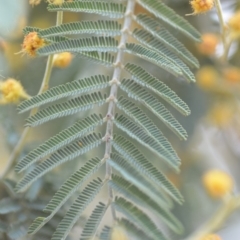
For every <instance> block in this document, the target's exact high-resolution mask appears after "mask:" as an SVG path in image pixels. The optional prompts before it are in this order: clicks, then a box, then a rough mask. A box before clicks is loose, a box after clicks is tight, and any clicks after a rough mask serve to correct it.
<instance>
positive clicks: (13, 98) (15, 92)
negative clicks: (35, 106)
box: [0, 78, 29, 104]
mask: <svg viewBox="0 0 240 240" xmlns="http://www.w3.org/2000/svg"><path fill="white" fill-rule="evenodd" d="M0 93H1V95H2V99H1V103H2V104H7V103H17V102H19V100H20V99H21V98H29V95H28V94H27V93H26V92H25V90H24V89H23V87H22V85H21V83H20V82H18V81H17V80H15V79H13V78H9V79H7V80H6V81H2V82H0Z"/></svg>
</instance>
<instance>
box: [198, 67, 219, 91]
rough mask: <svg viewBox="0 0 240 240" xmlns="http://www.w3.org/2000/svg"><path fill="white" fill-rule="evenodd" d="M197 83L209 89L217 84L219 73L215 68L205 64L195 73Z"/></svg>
mask: <svg viewBox="0 0 240 240" xmlns="http://www.w3.org/2000/svg"><path fill="white" fill-rule="evenodd" d="M196 79H197V84H198V86H199V87H200V88H202V89H203V90H211V89H212V88H214V87H215V86H216V84H217V81H218V79H219V74H218V72H217V71H216V70H215V68H213V67H211V66H205V67H202V68H200V69H199V71H198V72H197V74H196Z"/></svg>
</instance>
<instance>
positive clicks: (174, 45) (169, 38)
mask: <svg viewBox="0 0 240 240" xmlns="http://www.w3.org/2000/svg"><path fill="white" fill-rule="evenodd" d="M135 20H136V21H137V23H139V24H140V25H141V26H142V27H143V28H144V29H145V30H146V31H148V32H150V33H151V34H152V35H153V36H154V37H156V38H157V39H158V40H159V41H160V42H161V43H163V44H164V45H165V46H166V47H167V48H169V50H171V51H172V52H174V53H175V54H176V55H177V56H178V57H180V58H181V59H182V60H184V61H185V62H186V63H187V64H188V65H189V66H191V67H196V68H198V67H199V62H198V60H197V59H196V58H195V57H194V56H193V55H192V53H191V52H190V51H189V50H188V49H187V48H186V47H185V46H184V45H183V44H182V43H181V42H180V41H178V39H177V38H175V37H174V36H173V35H172V34H171V33H170V32H169V31H168V30H166V29H165V28H164V27H163V26H162V25H160V24H159V23H158V22H157V21H156V19H154V18H152V17H150V16H148V15H145V14H139V15H137V16H136V17H135Z"/></svg>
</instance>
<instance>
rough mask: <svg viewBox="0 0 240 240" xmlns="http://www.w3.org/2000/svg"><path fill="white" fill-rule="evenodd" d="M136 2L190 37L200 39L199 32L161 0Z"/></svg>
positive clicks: (139, 0) (198, 40)
mask: <svg viewBox="0 0 240 240" xmlns="http://www.w3.org/2000/svg"><path fill="white" fill-rule="evenodd" d="M138 2H139V3H140V4H141V5H142V6H143V7H144V8H146V9H147V10H148V11H149V12H150V13H152V14H154V15H155V16H156V17H157V18H159V19H161V20H162V21H163V22H165V23H167V24H169V25H171V26H172V27H174V28H176V29H177V30H179V31H181V32H182V33H183V34H185V35H186V36H188V37H190V38H191V39H193V40H195V41H197V42H200V41H201V34H200V33H199V32H198V31H197V30H196V29H195V28H194V27H193V26H192V25H191V24H190V23H189V22H187V21H186V20H185V19H184V18H183V17H181V16H179V15H177V14H176V13H175V12H174V11H173V10H172V9H171V8H169V7H168V6H167V5H166V4H165V3H163V2H162V1H161V0H138Z"/></svg>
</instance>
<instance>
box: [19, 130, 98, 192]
mask: <svg viewBox="0 0 240 240" xmlns="http://www.w3.org/2000/svg"><path fill="white" fill-rule="evenodd" d="M101 143H102V137H101V134H96V133H93V134H89V135H87V136H85V137H82V138H80V139H79V140H78V141H75V142H73V143H71V144H69V145H68V146H66V147H64V148H61V149H60V150H58V151H57V152H55V153H54V154H52V155H51V156H50V157H49V158H48V159H46V160H45V161H43V162H42V163H40V164H39V165H37V166H36V167H35V168H34V169H33V170H32V171H30V172H29V173H27V174H26V175H25V177H24V178H23V179H22V180H20V182H18V184H17V186H16V190H17V191H18V192H22V191H24V190H25V189H26V188H27V187H28V186H29V185H30V184H32V183H33V182H34V181H36V180H37V179H38V178H40V177H41V176H43V175H44V174H46V173H47V172H49V171H51V170H52V169H53V168H55V167H57V166H59V165H60V164H62V163H64V162H67V161H70V160H72V159H74V158H76V157H78V156H80V155H82V154H84V153H86V152H88V151H89V150H91V149H93V148H95V147H98V146H99V145H100V144H101Z"/></svg>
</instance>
